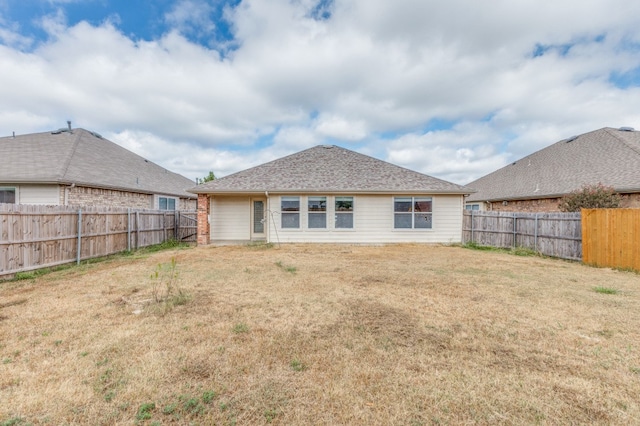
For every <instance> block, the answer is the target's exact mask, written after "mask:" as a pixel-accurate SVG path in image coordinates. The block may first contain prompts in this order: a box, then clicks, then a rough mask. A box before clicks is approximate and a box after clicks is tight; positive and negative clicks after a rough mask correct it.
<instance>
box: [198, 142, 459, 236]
mask: <svg viewBox="0 0 640 426" xmlns="http://www.w3.org/2000/svg"><path fill="white" fill-rule="evenodd" d="M190 191H191V192H194V193H196V194H198V243H199V244H209V243H221V242H242V241H268V242H324V243H391V242H424V243H450V242H451V243H453V242H460V241H461V234H462V210H463V204H464V201H463V200H464V195H466V194H469V193H470V192H471V190H470V189H469V188H467V187H464V186H460V185H456V184H453V183H450V182H446V181H443V180H440V179H436V178H433V177H431V176H427V175H424V174H421V173H418V172H414V171H411V170H408V169H405V168H402V167H398V166H395V165H393V164H389V163H386V162H384V161H381V160H377V159H375V158H372V157H368V156H366V155H362V154H358V153H356V152H353V151H350V150H348V149H344V148H340V147H337V146H333V145H322V146H316V147H314V148H310V149H307V150H304V151H301V152H298V153H296V154H293V155H290V156H287V157H284V158H280V159H278V160H275V161H271V162H269V163H266V164H263V165H260V166H257V167H254V168H251V169H248V170H244V171H241V172H238V173H235V174H232V175H229V176H226V177H223V178H220V179H217V180H214V181H212V182H208V183H205V184H202V185H199V186H197V187H195V188H193V189H191V190H190Z"/></svg>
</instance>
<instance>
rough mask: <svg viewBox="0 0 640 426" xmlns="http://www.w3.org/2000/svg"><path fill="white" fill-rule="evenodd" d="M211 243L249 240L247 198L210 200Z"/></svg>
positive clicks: (249, 212) (248, 201)
mask: <svg viewBox="0 0 640 426" xmlns="http://www.w3.org/2000/svg"><path fill="white" fill-rule="evenodd" d="M210 225H211V236H210V238H211V241H248V240H250V239H251V233H250V232H251V204H250V199H249V197H246V196H243V197H225V196H217V195H216V196H215V197H213V198H212V199H211V223H210Z"/></svg>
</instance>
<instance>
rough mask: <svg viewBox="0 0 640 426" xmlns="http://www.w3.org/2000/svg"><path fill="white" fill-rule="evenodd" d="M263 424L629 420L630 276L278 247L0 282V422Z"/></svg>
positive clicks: (637, 406) (417, 250)
mask: <svg viewBox="0 0 640 426" xmlns="http://www.w3.org/2000/svg"><path fill="white" fill-rule="evenodd" d="M172 260H173V261H174V262H173V263H172ZM159 265H160V266H159ZM268 423H271V424H283V425H303V424H311V425H338V424H343V425H372V424H381V425H387V424H389V425H422V424H428V425H431V424H625V425H626V424H640V275H637V274H634V273H631V272H621V271H616V270H611V269H596V268H591V267H587V266H582V265H580V264H576V263H570V262H565V261H561V260H554V259H544V258H540V257H520V256H514V255H512V254H505V253H497V252H486V251H476V250H469V249H464V248H460V247H445V246H424V245H390V246H383V247H374V246H350V245H283V246H282V247H277V246H275V247H273V246H228V247H198V248H188V249H180V250H176V249H172V250H166V251H161V252H157V253H151V254H142V255H140V254H138V255H133V256H118V257H115V258H112V259H109V260H107V261H104V262H99V263H95V264H91V265H84V266H80V267H78V268H71V269H66V270H62V271H57V272H53V273H50V274H47V275H42V276H38V277H34V278H31V279H26V280H21V281H11V282H4V283H2V282H0V425H2V426H7V425H28V424H33V425H41V424H49V425H61V424H91V425H100V424H103V425H113V424H122V425H131V424H141V425H160V424H163V425H164V424H203V425H208V424H221V425H225V424H239V425H240V424H242V425H254V424H268Z"/></svg>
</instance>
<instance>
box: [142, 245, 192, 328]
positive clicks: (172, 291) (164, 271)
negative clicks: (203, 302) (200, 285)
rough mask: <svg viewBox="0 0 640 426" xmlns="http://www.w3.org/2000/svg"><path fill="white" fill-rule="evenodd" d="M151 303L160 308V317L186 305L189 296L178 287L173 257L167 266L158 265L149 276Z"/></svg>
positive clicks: (175, 263) (189, 298)
mask: <svg viewBox="0 0 640 426" xmlns="http://www.w3.org/2000/svg"><path fill="white" fill-rule="evenodd" d="M151 279H152V282H153V283H152V286H151V293H152V296H153V301H154V302H155V303H156V304H157V305H158V306H159V307H160V308H161V309H160V313H161V315H166V314H167V313H169V312H170V311H171V310H172V309H173V307H174V306H180V305H184V304H186V303H187V302H188V301H189V300H191V296H190V295H189V294H188V293H186V292H185V291H183V290H182V289H181V288H180V286H179V285H178V269H177V262H176V259H175V257H172V258H171V262H170V263H168V264H164V265H163V264H158V266H156V269H155V271H154V272H153V273H152V274H151Z"/></svg>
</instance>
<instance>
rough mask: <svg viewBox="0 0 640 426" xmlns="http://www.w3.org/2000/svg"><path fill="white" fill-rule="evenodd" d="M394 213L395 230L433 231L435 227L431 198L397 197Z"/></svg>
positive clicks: (394, 201)
mask: <svg viewBox="0 0 640 426" xmlns="http://www.w3.org/2000/svg"><path fill="white" fill-rule="evenodd" d="M393 212H394V214H393V227H394V228H395V229H431V228H432V227H433V203H432V199H431V197H395V198H394V199H393Z"/></svg>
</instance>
